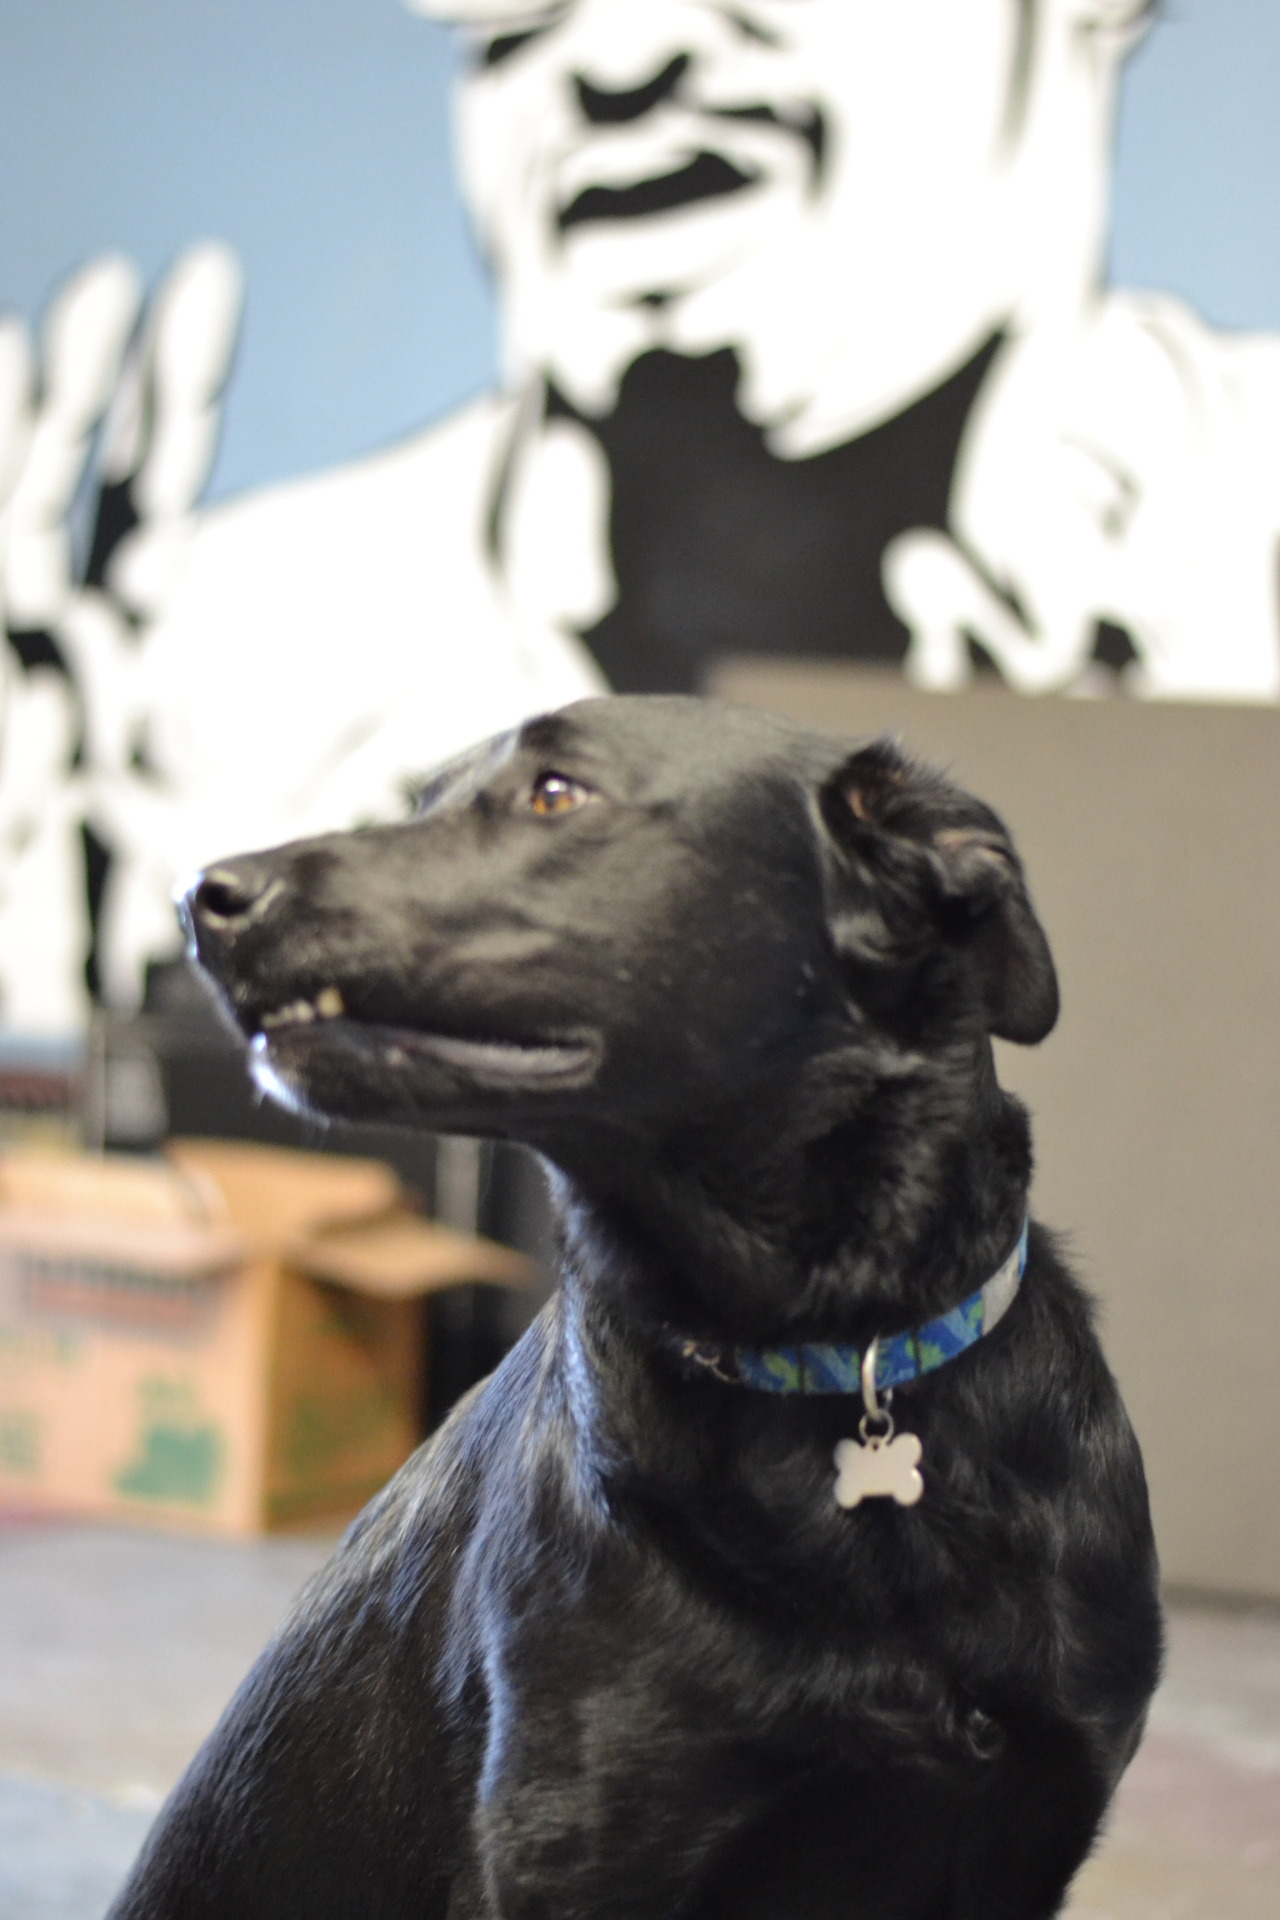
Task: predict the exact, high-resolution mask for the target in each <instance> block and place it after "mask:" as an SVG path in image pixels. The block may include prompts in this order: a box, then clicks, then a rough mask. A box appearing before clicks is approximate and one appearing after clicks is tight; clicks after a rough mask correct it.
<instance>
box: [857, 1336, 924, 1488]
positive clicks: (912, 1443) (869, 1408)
mask: <svg viewBox="0 0 1280 1920" xmlns="http://www.w3.org/2000/svg"><path fill="white" fill-rule="evenodd" d="M878 1344H879V1343H878V1342H877V1341H875V1340H873V1341H872V1342H871V1345H870V1346H869V1347H868V1348H867V1350H866V1352H865V1353H864V1354H863V1356H862V1404H863V1408H864V1409H865V1410H864V1412H863V1415H862V1418H861V1420H860V1421H859V1422H858V1434H859V1438H858V1439H857V1440H842V1441H841V1442H840V1443H839V1445H838V1446H837V1448H836V1456H835V1458H836V1505H837V1506H840V1507H856V1506H857V1505H858V1503H859V1501H862V1500H896V1501H897V1503H898V1505H899V1506H900V1507H914V1506H915V1504H916V1501H917V1500H919V1498H920V1496H921V1495H922V1494H923V1492H924V1479H923V1477H922V1476H921V1473H920V1461H921V1458H922V1457H923V1454H924V1448H923V1447H922V1446H921V1444H920V1437H919V1435H918V1434H915V1433H900V1434H899V1435H898V1437H897V1439H896V1440H895V1438H894V1434H893V1419H892V1416H891V1415H890V1413H889V1407H888V1402H889V1400H890V1399H891V1398H892V1396H891V1395H889V1394H886V1396H885V1404H884V1406H881V1404H880V1402H879V1400H878V1399H877V1398H876V1358H877V1353H876V1349H877V1346H878ZM873 1426H876V1427H882V1428H883V1432H880V1433H873V1432H872V1431H871V1429H872V1427H873Z"/></svg>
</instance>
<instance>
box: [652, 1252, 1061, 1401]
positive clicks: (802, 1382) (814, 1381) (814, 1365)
mask: <svg viewBox="0 0 1280 1920" xmlns="http://www.w3.org/2000/svg"><path fill="white" fill-rule="evenodd" d="M1028 1224H1029V1223H1026V1222H1024V1224H1023V1228H1022V1233H1021V1235H1020V1237H1019V1240H1018V1244H1017V1246H1016V1247H1015V1248H1014V1249H1013V1252H1012V1253H1011V1254H1010V1255H1009V1257H1008V1259H1007V1260H1005V1261H1004V1263H1003V1264H1002V1265H1001V1266H1000V1267H999V1268H998V1270H997V1271H996V1272H995V1273H993V1274H992V1276H991V1278H990V1279H989V1280H988V1281H987V1283H986V1285H985V1286H982V1287H979V1288H978V1291H977V1292H976V1293H971V1294H970V1295H969V1298H968V1299H967V1300H962V1301H961V1302H960V1305H959V1306H958V1307H952V1309H951V1311H950V1313H944V1314H942V1315H941V1316H940V1317H939V1318H938V1319H937V1320H930V1321H929V1323H928V1325H927V1326H923V1327H916V1328H914V1329H912V1330H911V1331H909V1332H907V1333H895V1334H892V1335H891V1336H890V1338H889V1339H887V1340H881V1341H879V1342H878V1343H877V1350H876V1365H875V1375H876V1378H875V1384H876V1387H877V1389H878V1390H884V1389H887V1388H890V1387H900V1386H903V1385H905V1383H906V1382H907V1381H908V1380H918V1379H919V1378H920V1377H921V1375H922V1374H926V1373H933V1372H934V1371H935V1370H936V1369H937V1368H938V1367H945V1366H946V1364H947V1362H948V1360H955V1359H956V1358H957V1357H958V1356H959V1355H960V1354H962V1353H965V1352H967V1350H968V1349H969V1348H970V1347H972V1346H973V1345H974V1344H975V1343H976V1342H977V1341H979V1340H981V1338H982V1336H983V1335H984V1334H986V1333H990V1332H991V1331H992V1329H993V1328H994V1327H995V1326H997V1325H998V1323H999V1322H1000V1321H1001V1320H1002V1319H1003V1318H1004V1316H1005V1314H1006V1313H1007V1312H1008V1310H1009V1308H1010V1307H1011V1306H1012V1304H1013V1299H1014V1295H1015V1294H1016V1293H1017V1291H1018V1287H1019V1285H1020V1284H1021V1281H1022V1275H1023V1272H1024V1271H1025V1269H1026V1264H1027V1231H1028ZM678 1350H679V1353H680V1356H681V1358H682V1359H684V1360H688V1361H690V1362H691V1363H692V1364H693V1365H694V1366H697V1367H701V1368H702V1369H704V1371H706V1372H707V1373H712V1374H714V1375H715V1376H716V1378H717V1379H718V1380H724V1381H726V1382H727V1383H728V1384H729V1385H731V1386H738V1387H755V1388H756V1389H757V1390H758V1391H759V1392H761V1393H861V1391H862V1358H863V1356H862V1351H861V1349H860V1348H858V1347H853V1346H844V1345H838V1344H835V1343H831V1342H826V1341H821V1340H811V1341H806V1342H805V1343H804V1344H803V1345H802V1346H795V1347H721V1346H717V1345H716V1344H715V1343H714V1342H712V1341H708V1340H683V1339H682V1340H680V1341H679V1349H678Z"/></svg>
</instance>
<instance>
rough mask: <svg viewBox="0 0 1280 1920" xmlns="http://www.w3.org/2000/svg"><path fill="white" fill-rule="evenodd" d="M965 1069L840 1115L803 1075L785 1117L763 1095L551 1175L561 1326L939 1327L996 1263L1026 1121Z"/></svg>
mask: <svg viewBox="0 0 1280 1920" xmlns="http://www.w3.org/2000/svg"><path fill="white" fill-rule="evenodd" d="M979 1053H980V1059H979V1062H978V1065H977V1067H976V1070H975V1067H974V1064H973V1057H972V1053H971V1054H970V1058H969V1062H968V1070H967V1071H965V1072H960V1071H958V1070H957V1068H958V1063H957V1062H951V1063H943V1070H941V1071H939V1070H937V1063H933V1070H931V1071H928V1072H919V1073H903V1074H900V1075H898V1076H896V1077H892V1078H886V1079H880V1080H879V1081H878V1082H877V1084H876V1085H875V1086H874V1087H870V1088H869V1087H868V1086H866V1085H865V1084H863V1085H862V1086H861V1087H859V1088H858V1089H857V1090H856V1092H855V1093H854V1094H853V1097H851V1098H847V1099H846V1100H845V1101H844V1102H843V1103H841V1101H840V1100H839V1098H838V1097H837V1096H838V1092H839V1089H838V1086H837V1085H835V1084H834V1083H831V1084H827V1085H825V1086H824V1084H823V1076H822V1074H820V1073H819V1074H816V1075H811V1076H810V1077H809V1081H808V1084H807V1085H803V1086H802V1087H801V1088H800V1091H799V1097H798V1098H797V1097H795V1096H794V1095H793V1097H792V1098H791V1099H790V1101H789V1102H788V1104H787V1105H786V1106H782V1105H781V1104H779V1105H778V1106H777V1107H774V1106H772V1105H771V1103H770V1100H769V1097H768V1094H767V1091H766V1092H763V1093H762V1095H761V1097H760V1098H759V1099H758V1100H757V1101H752V1102H739V1103H737V1105H736V1107H735V1109H734V1111H732V1112H727V1113H723V1114H720V1115H717V1116H715V1118H714V1119H713V1120H711V1121H709V1122H708V1123H706V1124H705V1125H703V1126H700V1127H691V1128H688V1129H686V1130H684V1131H683V1132H682V1133H681V1134H680V1135H679V1136H677V1137H673V1138H671V1139H669V1140H667V1141H665V1142H663V1144H662V1147H661V1149H660V1150H659V1151H649V1152H645V1151H642V1150H637V1148H636V1146H635V1143H634V1142H627V1143H626V1145H625V1149H624V1148H620V1149H619V1150H618V1151H617V1152H616V1153H615V1154H613V1155H612V1156H610V1155H608V1154H607V1153H605V1154H601V1155H600V1156H599V1158H598V1159H597V1161H596V1163H595V1164H594V1165H592V1166H590V1167H587V1168H584V1169H583V1171H582V1172H580V1173H579V1172H575V1173H570V1174H568V1175H567V1176H565V1177H563V1178H562V1179H561V1180H560V1181H559V1183H558V1191H559V1198H560V1208H561V1212H562V1216H563V1220H564V1230H565V1234H566V1241H567V1251H568V1260H567V1268H568V1289H567V1300H566V1305H567V1307H568V1309H569V1311H570V1312H573V1313H575V1314H579V1315H582V1316H584V1317H585V1318H586V1319H589V1320H595V1319H600V1318H603V1319H604V1320H608V1321H614V1320H617V1321H618V1322H619V1331H621V1330H622V1327H623V1326H624V1325H626V1326H629V1327H631V1328H632V1329H636V1330H641V1331H643V1329H645V1328H650V1329H652V1328H656V1327H658V1326H659V1325H662V1326H670V1325H675V1326H678V1327H679V1328H680V1329H681V1330H682V1331H685V1332H688V1333H689V1334H690V1335H691V1336H693V1337H698V1338H712V1339H720V1340H731V1341H735V1342H738V1343H743V1344H755V1345H767V1344H771V1343H774V1342H779V1341H787V1340H797V1339H821V1340H838V1341H854V1342H857V1341H864V1340H868V1339H870V1338H871V1337H872V1336H873V1335H876V1334H881V1335H883V1334H890V1333H894V1332H898V1331H902V1330H905V1329H906V1328H909V1327H911V1326H915V1325H919V1324H921V1323H923V1322H924V1321H926V1320H928V1319H930V1318H932V1317H934V1316H935V1315H937V1314H940V1313H945V1312H946V1311H948V1310H949V1309H950V1308H951V1307H953V1306H955V1305H957V1304H958V1302H959V1301H961V1300H962V1299H964V1298H966V1297H967V1296H968V1295H969V1294H970V1293H972V1292H973V1291H975V1289H976V1288H978V1287H980V1286H981V1285H982V1283H983V1282H984V1281H985V1280H986V1279H988V1278H989V1276H990V1275H991V1274H992V1273H993V1272H994V1271H995V1270H996V1268H997V1267H998V1266H999V1264H1000V1262H1001V1260H1002V1259H1003V1258H1004V1257H1005V1256H1006V1254H1007V1253H1008V1250H1009V1247H1010V1246H1011V1245H1012V1244H1013V1242H1014V1241H1015V1240H1016V1238H1017V1236H1018V1233H1019V1231H1020V1228H1021V1223H1022V1220H1023V1217H1024V1215H1025V1211H1026V1203H1027V1189H1028V1186H1029V1184H1030V1175H1031V1149H1030V1138H1029V1129H1028V1125H1027V1119H1026V1114H1025V1112H1024V1110H1023V1109H1022V1107H1021V1106H1020V1105H1019V1103H1018V1102H1017V1101H1015V1100H1013V1099H1012V1098H1011V1097H1010V1096H1008V1095H1007V1094H1005V1093H1004V1092H1003V1091H1002V1090H1001V1089H1000V1087H999V1086H998V1085H997V1083H996V1080H995V1076H994V1071H993V1070H992V1068H991V1066H990V1051H989V1048H988V1046H987V1044H986V1043H985V1041H984V1042H983V1043H982V1044H981V1047H980V1049H979ZM948 1068H949V1070H947V1069H948ZM847 1091H848V1090H846V1092H847Z"/></svg>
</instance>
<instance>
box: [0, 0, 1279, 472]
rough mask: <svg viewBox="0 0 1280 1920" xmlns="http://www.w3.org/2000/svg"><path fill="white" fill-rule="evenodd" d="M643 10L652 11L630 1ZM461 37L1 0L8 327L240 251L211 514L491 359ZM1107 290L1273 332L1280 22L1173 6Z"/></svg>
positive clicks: (291, 13)
mask: <svg viewBox="0 0 1280 1920" xmlns="http://www.w3.org/2000/svg"><path fill="white" fill-rule="evenodd" d="M637 4H643V0H637ZM452 59H453V51H452V46H451V40H450V36H449V34H448V32H447V30H445V29H443V28H440V27H435V26H429V25H427V24H426V23H424V22H423V21H420V20H416V19H414V18H412V17H411V16H409V15H408V14H406V13H404V12H403V11H402V10H401V8H400V6H399V4H398V0H0V181H3V183H4V184H3V191H2V192H0V302H4V303H7V304H9V305H11V306H16V307H18V308H19V309H21V310H23V311H25V312H27V313H30V314H36V313H38V311H39V309H40V307H41V304H42V302H43V301H44V299H45V298H46V296H47V294H48V292H49V290H50V289H51V287H53V286H54V285H55V284H56V283H57V281H58V280H59V279H60V278H61V277H62V276H63V275H64V274H65V273H66V271H67V270H68V269H69V268H70V267H71V266H73V265H74V264H75V263H76V262H77V261H79V260H81V259H84V258H85V257H87V256H88V255H90V254H92V253H95V252H97V251H100V250H101V249H104V248H107V247H118V248H121V249H123V250H125V251H126V252H128V253H131V254H132V255H133V256H134V257H135V258H136V259H137V260H138V261H139V262H140V263H141V265H142V266H143V268H144V269H145V270H146V271H147V273H148V274H152V275H154V274H155V273H156V272H158V271H159V269H160V268H161V267H162V266H163V264H164V263H165V261H166V260H168V259H169V258H171V257H172V255H173V254H174V253H175V252H176V251H177V250H178V249H179V248H180V247H181V246H182V245H183V244H184V243H185V242H187V241H188V240H191V239H194V238H197V237H201V236H205V235H214V236H218V237H221V238H225V239H227V240H229V241H230V242H231V243H232V244H233V245H234V246H235V247H236V249H237V250H238V252H239V253H240V255H241V257H242V259H243V260H244V262H245V264H246V267H247V270H248V281H249V309H248V316H247V322H246V328H245V334H244V340H243V345H242V349H241V358H240V365H239V369H238V372H237V376H236V382H235V388H234V392H233V396H232V401H231V405H230V408H229V410H228V424H227V431H226V436H225V440H224V443H223V448H222V453H221V457H220V459H219V462H218V468H217V472H216V475H215V483H214V485H215V491H216V492H227V491H234V490H236V489H239V488H241V487H243V486H246V485H249V484H251V483H252V482H255V481H259V480H267V479H274V478H277V477H280V476H283V475H285V474H289V473H296V472H299V471H303V470H305V469H308V468H311V467H316V466H320V465H324V464H326V463H328V462H331V461H334V460H338V459H342V458H345V457H347V456H349V455H352V454H355V453H359V452H361V451H363V450H365V449H367V448H369V447H371V446H376V445H377V444H379V443H380V442H382V441H384V440H387V439H390V438H392V437H394V436H395V435H396V434H399V433H402V432H404V431H405V430H406V429H408V428H410V427H412V426H415V425H417V424H419V423H421V422H423V421H425V420H428V419H431V418H432V417H434V416H435V415H436V414H438V413H441V412H443V411H445V410H446V409H447V408H448V407H450V406H451V405H453V404H454V403H455V402H456V401H457V400H459V399H460V398H462V397H463V396H464V395H466V394H467V393H469V392H472V391H474V390H475V389H476V388H477V387H479V386H480V385H482V384H483V383H484V381H485V380H486V379H487V378H488V377H489V375H490V373H491V370H492V367H493V361H494V327H493V310H492V301H491V298H490V294H489V290H488V287H487V285H486V281H485V276H484V272H483V269H482V267H481V264H480V262H479V260H478V259H477V257H476V254H475V250H474V248H473V247H472V245H471V242H470V239H469V237H468V234H467V229H466V223H465V220H464V217H463V214H462V210H461V207H460V205H459V203H458V199H457V195H456V193H455V191H454V188H453V182H452V171H451V163H450V130H449V109H448V93H449V77H450V72H451V67H452ZM1112 259H1113V277H1114V278H1115V279H1116V280H1117V281H1118V282H1119V283H1121V284H1125V285H1132V286H1149V287H1165V288H1168V289H1169V290H1170V291H1173V292H1176V293H1179V294H1182V295H1183V296H1185V297H1186V298H1189V299H1191V300H1192V301H1193V302H1194V303H1195V304H1196V305H1197V306H1198V307H1199V308H1200V309H1201V311H1202V312H1203V313H1205V314H1206V315H1207V317H1208V318H1210V319H1211V320H1213V321H1215V322H1217V323H1218V324H1219V325H1223V326H1243V327H1274V328H1276V329H1277V330H1280V0H1170V4H1169V5H1168V6H1167V7H1166V10H1165V16H1164V18H1163V19H1162V20H1161V22H1160V23H1159V25H1158V26H1157V27H1156V29H1155V31H1154V33H1153V34H1152V36H1151V38H1150V40H1149V41H1148V42H1147V44H1146V45H1145V46H1144V47H1143V48H1142V49H1141V50H1140V51H1139V52H1138V54H1137V55H1136V56H1135V58H1134V59H1133V61H1132V62H1131V65H1130V69H1129V73H1128V77H1127V81H1126V86H1125V95H1124V102H1123V110H1122V115H1121V128H1120V152H1119V162H1118V170H1117V182H1116V202H1115V222H1114V245H1113V249H1112Z"/></svg>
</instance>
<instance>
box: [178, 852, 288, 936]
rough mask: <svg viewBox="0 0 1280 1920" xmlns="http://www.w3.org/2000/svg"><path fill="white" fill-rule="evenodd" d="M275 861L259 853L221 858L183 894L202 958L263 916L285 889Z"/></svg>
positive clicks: (187, 920)
mask: <svg viewBox="0 0 1280 1920" xmlns="http://www.w3.org/2000/svg"><path fill="white" fill-rule="evenodd" d="M283 886H284V882H283V881H282V880H281V878H280V876H279V874H278V873H277V872H276V871H275V870H274V868H273V866H272V863H271V862H270V861H268V860H263V859H260V858H259V857H257V856H256V855H252V854H250V855H246V856H245V857H244V858H242V859H239V860H221V861H219V863H218V865H217V866H216V867H210V868H209V869H208V870H207V871H206V872H205V873H202V874H201V875H200V877H199V879H198V880H197V881H196V882H195V884H194V886H192V887H190V888H189V889H188V890H187V893H186V894H185V896H184V897H183V901H182V910H183V918H184V919H185V920H186V923H187V931H188V933H189V934H190V935H191V936H192V939H193V940H194V942H195V945H196V949H197V952H198V953H199V956H200V958H201V959H204V958H205V957H206V953H207V951H208V949H209V948H210V947H223V946H225V945H227V943H228V942H229V941H230V940H232V939H234V938H235V936H236V935H237V934H238V933H241V932H243V931H244V929H245V928H246V927H250V926H252V925H253V924H254V922H255V921H257V920H260V919H261V918H262V916H263V914H264V913H265V912H266V911H267V909H268V908H269V907H270V905H271V903H272V901H273V900H274V899H275V898H276V897H277V895H278V894H279V893H280V892H281V891H282V890H283Z"/></svg>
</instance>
